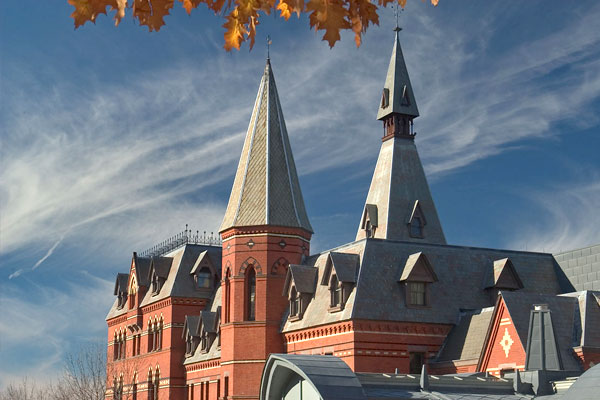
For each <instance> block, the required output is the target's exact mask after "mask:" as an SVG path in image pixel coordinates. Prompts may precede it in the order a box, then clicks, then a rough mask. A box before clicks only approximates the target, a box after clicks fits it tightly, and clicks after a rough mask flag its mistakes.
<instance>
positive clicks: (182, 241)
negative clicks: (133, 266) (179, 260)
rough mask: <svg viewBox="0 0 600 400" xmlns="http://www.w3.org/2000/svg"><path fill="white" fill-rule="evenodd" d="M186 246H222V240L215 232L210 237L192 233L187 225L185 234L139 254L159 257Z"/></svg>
mask: <svg viewBox="0 0 600 400" xmlns="http://www.w3.org/2000/svg"><path fill="white" fill-rule="evenodd" d="M186 244H201V245H205V246H221V245H222V242H221V238H220V236H219V235H218V234H217V235H215V234H214V233H213V232H210V235H208V234H207V232H206V231H204V232H203V233H202V235H201V234H200V231H198V230H197V231H196V232H195V233H194V232H192V230H191V229H188V225H187V224H185V230H184V231H183V232H180V233H178V234H177V235H175V236H172V237H170V238H169V239H167V240H165V241H163V242H160V243H158V244H157V245H155V246H152V247H150V248H149V249H147V250H144V251H142V252H141V253H139V256H140V257H159V256H162V255H164V254H167V253H169V252H171V251H173V250H175V249H178V248H180V247H182V246H184V245H186Z"/></svg>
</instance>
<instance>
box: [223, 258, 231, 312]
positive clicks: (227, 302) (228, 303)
mask: <svg viewBox="0 0 600 400" xmlns="http://www.w3.org/2000/svg"><path fill="white" fill-rule="evenodd" d="M230 308H231V271H230V270H227V273H226V275H225V308H224V313H225V323H227V322H229V321H230V318H231V315H230V311H231V310H230Z"/></svg>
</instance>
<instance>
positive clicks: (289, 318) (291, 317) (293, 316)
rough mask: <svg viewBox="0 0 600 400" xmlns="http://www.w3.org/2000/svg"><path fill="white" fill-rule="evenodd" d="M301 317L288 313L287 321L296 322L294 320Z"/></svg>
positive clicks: (298, 319)
mask: <svg viewBox="0 0 600 400" xmlns="http://www.w3.org/2000/svg"><path fill="white" fill-rule="evenodd" d="M301 319H302V318H300V316H299V315H290V316H289V317H288V321H290V322H296V321H300V320H301Z"/></svg>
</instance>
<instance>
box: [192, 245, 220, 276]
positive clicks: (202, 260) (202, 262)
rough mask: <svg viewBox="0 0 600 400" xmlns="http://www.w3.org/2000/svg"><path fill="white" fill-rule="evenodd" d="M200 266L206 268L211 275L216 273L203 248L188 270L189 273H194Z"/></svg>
mask: <svg viewBox="0 0 600 400" xmlns="http://www.w3.org/2000/svg"><path fill="white" fill-rule="evenodd" d="M202 268H208V269H209V270H210V272H211V274H213V275H217V270H216V268H215V266H214V264H213V262H212V260H211V258H210V257H209V255H208V250H204V251H203V252H202V253H200V255H199V256H198V259H197V260H196V262H195V263H194V266H193V267H192V270H191V271H190V275H194V274H195V273H196V272H200V271H201V270H202Z"/></svg>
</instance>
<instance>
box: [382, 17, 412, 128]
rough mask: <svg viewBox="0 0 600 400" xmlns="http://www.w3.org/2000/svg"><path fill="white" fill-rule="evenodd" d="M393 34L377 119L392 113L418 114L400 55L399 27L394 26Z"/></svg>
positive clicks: (404, 64)
mask: <svg viewBox="0 0 600 400" xmlns="http://www.w3.org/2000/svg"><path fill="white" fill-rule="evenodd" d="M395 36H396V40H395V42H394V50H393V51H392V57H391V58H390V65H389V67H388V72H387V76H386V78H385V86H384V89H383V95H382V96H383V98H382V99H381V103H380V104H379V110H378V111H377V119H383V118H385V117H386V116H388V115H390V114H392V113H397V114H404V115H410V116H412V117H418V116H419V110H418V109H417V101H416V100H415V95H414V93H413V90H412V86H411V84H410V78H409V77H408V70H407V69H406V63H405V62H404V56H403V55H402V47H401V46H400V28H396V35H395Z"/></svg>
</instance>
